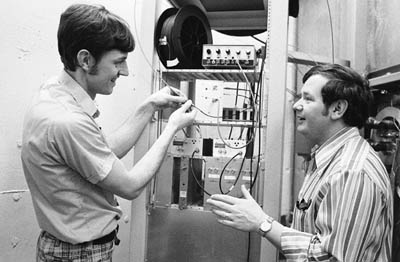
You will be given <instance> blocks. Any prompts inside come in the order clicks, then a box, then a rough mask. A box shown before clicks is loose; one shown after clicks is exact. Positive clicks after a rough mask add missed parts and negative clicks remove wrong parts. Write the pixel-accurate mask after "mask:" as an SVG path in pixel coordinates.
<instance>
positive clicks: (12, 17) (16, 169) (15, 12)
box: [0, 0, 153, 262]
mask: <svg viewBox="0 0 400 262" xmlns="http://www.w3.org/2000/svg"><path fill="white" fill-rule="evenodd" d="M75 2H78V1H68V0H57V1H52V0H40V1H22V0H14V1H3V2H2V6H1V8H0V32H1V35H2V36H1V41H0V50H1V51H0V54H1V55H0V57H1V63H0V90H1V95H0V107H1V109H0V232H1V234H0V261H1V262H3V261H18V262H25V261H27V262H28V261H35V246H36V239H37V236H38V233H39V228H38V226H37V222H36V218H35V215H34V211H33V208H32V203H31V197H30V193H29V191H28V189H27V185H26V183H25V178H24V175H23V172H22V168H21V163H20V143H21V133H22V122H23V115H24V112H25V110H26V108H27V105H28V103H29V102H30V100H31V97H32V95H33V93H34V92H35V91H36V90H37V89H38V88H39V86H40V84H41V83H42V82H43V81H44V80H45V79H47V78H48V77H50V76H52V75H55V74H58V72H59V71H60V70H61V69H62V64H61V62H60V60H59V56H58V52H57V37H56V32H57V27H58V21H59V16H60V14H61V12H62V11H63V10H65V8H66V7H67V6H68V5H70V4H72V3H75ZM79 2H84V3H98V4H103V5H105V6H106V7H107V8H108V9H109V10H111V11H113V12H115V13H116V14H118V15H120V16H121V17H123V18H124V19H126V20H127V21H128V23H129V24H130V26H131V28H132V29H134V28H135V27H136V28H138V29H139V30H140V29H141V28H142V25H141V14H142V13H143V8H144V5H145V4H146V2H147V1H141V0H138V3H137V4H135V2H136V1H130V0H119V1H112V0H97V1H92V0H84V1H79ZM135 5H136V6H135ZM135 8H136V9H137V10H136V14H137V17H136V19H134V17H135V16H134V9H135ZM151 11H152V10H149V11H148V14H151ZM135 22H136V26H135ZM146 26H148V28H153V24H148V25H146ZM149 33H151V31H149V32H148V34H149ZM150 37H152V36H151V34H150ZM149 48H150V49H151V48H152V47H151V46H149V47H147V49H149ZM140 64H142V65H143V66H138V65H140ZM128 65H129V67H130V73H131V74H130V76H129V77H123V78H120V79H119V80H118V83H117V86H116V88H115V90H114V93H113V95H111V96H107V97H98V99H97V100H98V103H99V105H100V109H101V117H100V122H101V123H102V126H103V130H104V131H105V132H106V133H107V132H110V131H112V130H113V129H115V128H116V127H117V126H118V125H119V124H120V123H121V122H122V121H123V120H124V119H125V118H126V117H127V116H128V114H129V113H130V112H132V110H133V109H134V108H135V105H136V104H137V103H139V101H142V100H143V97H141V96H142V94H141V92H140V91H141V89H143V88H146V89H150V84H151V78H146V75H144V74H143V72H146V70H147V71H148V70H150V69H146V65H144V62H143V55H142V54H141V51H140V50H139V49H138V48H136V50H135V51H134V52H133V53H132V54H131V55H130V57H129V58H128ZM150 71H151V70H150ZM147 75H149V74H147ZM124 161H125V164H126V165H127V166H131V165H132V163H133V153H130V154H129V155H128V156H127V157H126V158H125V159H124ZM121 205H122V207H123V209H124V217H123V221H124V222H121V233H120V236H121V238H122V243H121V245H120V246H119V247H118V248H117V249H116V253H115V258H116V261H129V257H128V254H129V237H130V233H129V231H130V224H131V223H130V222H131V220H130V215H131V203H130V202H129V201H124V200H121Z"/></svg>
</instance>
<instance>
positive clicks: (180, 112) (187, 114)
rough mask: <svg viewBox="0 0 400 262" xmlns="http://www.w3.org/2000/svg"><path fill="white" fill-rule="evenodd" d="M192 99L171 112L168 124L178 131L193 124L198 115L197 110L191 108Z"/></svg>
mask: <svg viewBox="0 0 400 262" xmlns="http://www.w3.org/2000/svg"><path fill="white" fill-rule="evenodd" d="M191 108H192V101H191V100H188V101H186V103H184V104H183V105H182V106H181V107H180V108H178V109H177V110H175V112H173V113H172V114H171V116H170V117H169V120H168V125H167V126H170V127H173V128H174V129H175V131H178V130H180V129H182V128H184V127H186V126H188V125H191V124H192V123H193V121H194V118H195V117H196V113H197V111H196V110H191Z"/></svg>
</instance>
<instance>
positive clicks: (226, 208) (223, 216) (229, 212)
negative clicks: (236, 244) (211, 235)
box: [207, 185, 265, 232]
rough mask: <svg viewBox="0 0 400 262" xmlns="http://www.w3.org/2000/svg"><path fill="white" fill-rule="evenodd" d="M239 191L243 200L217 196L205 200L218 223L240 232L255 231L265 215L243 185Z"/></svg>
mask: <svg viewBox="0 0 400 262" xmlns="http://www.w3.org/2000/svg"><path fill="white" fill-rule="evenodd" d="M241 190H242V193H243V196H244V198H236V197H232V196H228V195H219V194H217V195H212V196H211V198H209V199H207V203H208V204H210V205H211V207H212V209H211V211H212V212H213V213H214V214H216V215H217V218H218V222H219V223H221V224H224V225H227V226H230V227H233V228H236V229H239V230H242V231H248V232H250V231H257V230H258V227H259V225H260V224H261V222H262V221H263V219H264V217H265V213H264V211H263V210H262V208H261V207H260V206H259V205H258V203H257V202H256V201H255V200H254V198H253V197H252V196H251V195H250V193H249V191H247V189H246V187H245V186H244V185H242V186H241Z"/></svg>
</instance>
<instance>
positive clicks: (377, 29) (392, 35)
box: [367, 0, 400, 70]
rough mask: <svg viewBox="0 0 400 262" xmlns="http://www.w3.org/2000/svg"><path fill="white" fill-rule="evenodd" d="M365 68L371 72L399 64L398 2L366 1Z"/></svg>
mask: <svg viewBox="0 0 400 262" xmlns="http://www.w3.org/2000/svg"><path fill="white" fill-rule="evenodd" d="M367 2H368V14H367V17H368V18H369V19H368V22H367V24H368V38H367V66H368V68H370V69H371V70H376V69H382V68H385V67H388V66H392V65H397V64H400V48H399V39H400V32H399V25H400V17H399V15H398V11H399V10H400V2H399V1H397V0H368V1H367Z"/></svg>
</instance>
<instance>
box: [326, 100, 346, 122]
mask: <svg viewBox="0 0 400 262" xmlns="http://www.w3.org/2000/svg"><path fill="white" fill-rule="evenodd" d="M347 107H348V102H347V100H343V99H340V100H337V101H335V102H333V103H332V105H331V106H330V108H331V117H332V119H333V120H337V119H340V118H342V117H343V115H344V114H345V113H346V111H347Z"/></svg>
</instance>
